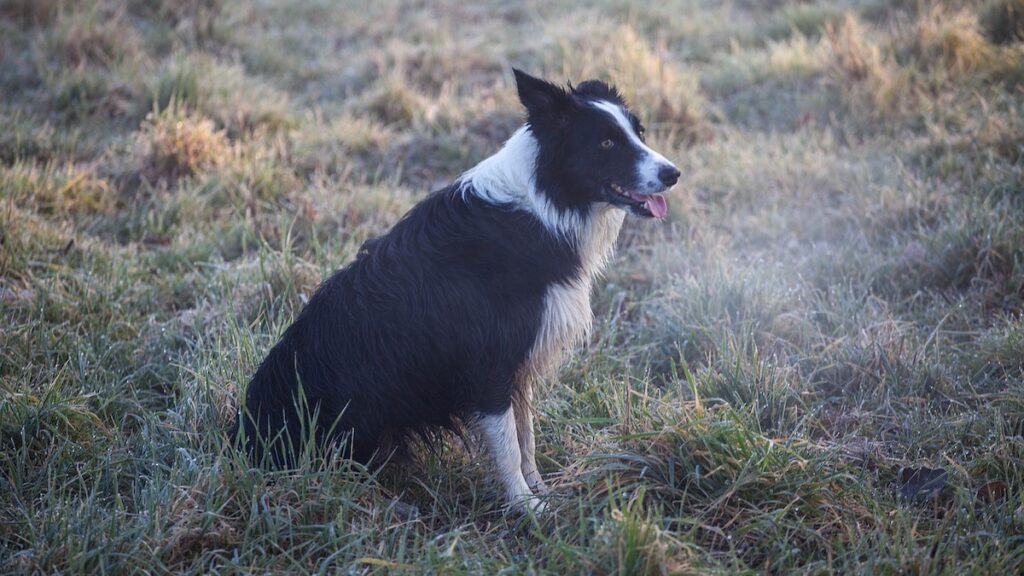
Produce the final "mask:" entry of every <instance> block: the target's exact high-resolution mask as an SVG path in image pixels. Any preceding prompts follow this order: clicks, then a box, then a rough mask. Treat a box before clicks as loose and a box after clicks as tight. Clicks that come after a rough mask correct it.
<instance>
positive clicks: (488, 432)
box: [478, 406, 544, 512]
mask: <svg viewBox="0 0 1024 576" xmlns="http://www.w3.org/2000/svg"><path fill="white" fill-rule="evenodd" d="M478 426H479V429H480V435H481V436H482V437H483V442H484V446H485V447H486V449H487V452H488V453H489V454H490V456H491V458H492V459H493V461H494V474H495V476H496V477H497V479H498V481H499V482H501V485H502V487H503V488H504V489H505V496H506V497H507V498H508V501H509V503H511V504H513V505H516V506H525V507H527V508H529V509H531V510H533V511H534V512H540V511H542V510H543V509H544V503H543V502H541V501H540V500H539V499H538V498H537V497H536V496H535V495H534V494H533V491H532V490H530V486H529V484H527V483H526V478H525V477H524V476H523V470H522V464H523V454H522V451H521V450H520V448H519V437H518V435H517V434H516V417H515V411H514V410H513V408H512V406H509V407H508V409H506V410H505V411H504V412H501V413H498V414H482V415H481V416H480V419H479V421H478Z"/></svg>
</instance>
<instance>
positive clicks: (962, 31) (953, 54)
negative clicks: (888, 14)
mask: <svg viewBox="0 0 1024 576" xmlns="http://www.w3.org/2000/svg"><path fill="white" fill-rule="evenodd" d="M912 50H913V52H914V53H915V54H916V55H917V56H918V58H920V59H921V60H922V61H924V62H925V64H926V65H927V64H928V63H930V62H937V63H940V64H941V65H942V66H944V67H945V68H946V70H947V71H949V72H950V73H952V74H957V75H959V74H967V73H971V72H974V71H976V70H978V69H979V68H980V67H981V66H982V65H984V64H985V62H986V61H988V60H989V59H990V58H991V57H992V56H993V53H992V47H991V46H990V45H989V44H988V42H987V41H986V40H985V36H984V35H983V34H982V32H981V26H980V25H979V24H978V18H977V16H975V15H974V14H973V13H972V12H969V11H968V10H966V9H961V10H959V11H957V12H953V13H950V12H949V11H948V10H947V9H946V8H945V6H943V5H942V4H936V5H934V6H932V8H931V9H930V10H928V11H927V12H925V13H924V14H923V15H922V16H921V18H919V19H918V21H917V23H916V25H915V28H914V34H913V46H912Z"/></svg>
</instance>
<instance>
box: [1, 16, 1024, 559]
mask: <svg viewBox="0 0 1024 576" xmlns="http://www.w3.org/2000/svg"><path fill="white" fill-rule="evenodd" d="M1022 41H1024V3H1022V2H1021V1H1020V0H988V1H983V2H971V1H956V0H950V1H948V2H944V3H938V2H930V1H927V0H921V1H910V0H900V1H891V2H890V1H883V0H839V1H836V2H831V3H830V2H820V1H814V0H805V1H796V0H763V1H755V0H731V1H726V2H719V1H717V0H714V1H713V0H663V1H661V2H657V3H652V4H649V5H648V4H639V3H637V4H633V3H630V2H626V1H624V0H595V1H594V2H592V3H589V4H588V5H587V6H579V5H577V4H576V3H574V2H569V1H567V0H558V1H556V2H541V1H529V2H524V3H504V2H498V1H493V2H488V1H484V2H474V3H462V2H455V1H443V2H436V3H435V2H412V3H396V2H393V1H389V0H384V1H380V2H374V3H362V2H348V1H341V2H335V1H328V0H301V1H300V0H251V1H243V0H162V1H159V2H144V1H142V0H123V1H117V0H82V1H74V2H73V1H71V0H0V94H2V98H0V446H2V450H0V569H2V570H3V571H4V572H18V573H27V572H39V573H57V572H63V573H97V572H105V573H130V572H131V573H134V572H138V571H146V572H152V573H166V572H202V573H206V572H213V571H218V572H223V573H266V572H278V573H281V572H288V573H294V572H306V571H308V572H332V573H333V572H344V573H355V574H363V573H386V572H388V573H389V572H397V573H417V572H442V573H466V574H489V573H499V572H501V573H551V574H578V573H587V574H663V573H744V572H761V571H764V572H770V573H815V574H818V573H829V572H837V573H856V572H867V573H882V574H934V573H948V574H964V573H976V574H1016V573H1021V572H1022V571H1024V318H1022V312H1024V42H1022ZM512 66H517V67H521V68H523V69H525V70H527V71H530V72H532V73H535V74H538V75H543V76H545V77H548V78H551V79H554V80H557V81H560V82H564V81H569V80H571V81H576V82H578V81H581V80H584V79H586V78H590V77H600V78H605V79H610V80H612V81H614V82H616V83H617V84H618V85H619V87H620V88H621V89H622V91H623V92H624V93H625V95H626V96H627V98H628V99H629V100H631V101H632V102H633V103H634V107H635V108H636V110H637V112H638V115H639V116H640V117H641V118H643V119H644V121H645V123H646V124H647V126H648V127H649V140H650V141H651V142H653V145H654V147H655V148H657V149H659V150H661V151H662V152H664V153H665V155H666V156H667V157H669V158H670V159H672V160H673V161H674V162H676V163H677V164H678V166H679V167H680V168H681V169H682V171H683V177H682V180H681V185H680V186H679V187H678V188H677V189H676V190H675V191H674V192H673V193H672V195H671V196H670V198H669V203H670V210H671V211H670V214H669V217H668V218H667V220H666V221H664V222H651V221H640V220H633V219H630V220H629V221H628V223H627V225H626V227H625V229H624V231H623V234H622V237H621V239H620V242H619V246H618V251H617V255H616V257H615V259H614V260H613V262H612V264H611V266H610V269H609V271H608V273H607V275H606V276H605V277H604V278H603V279H602V280H601V281H600V282H599V283H598V285H597V288H596V293H595V295H594V312H595V330H594V333H593V335H592V337H591V338H590V339H589V341H588V342H587V343H586V344H585V345H584V346H582V347H580V349H578V350H577V351H575V353H574V354H573V355H572V360H571V361H570V362H569V363H568V365H566V366H565V367H564V368H563V369H562V370H561V372H560V373H559V375H558V378H557V379H556V380H555V381H552V382H550V383H549V384H548V385H547V386H545V387H543V388H542V389H541V390H540V391H539V399H538V412H539V414H538V429H539V430H538V434H539V437H538V446H539V448H538V457H539V462H540V466H541V469H542V471H543V472H544V473H545V475H546V477H547V478H548V482H549V483H550V484H551V486H552V495H551V496H550V499H549V512H548V513H546V514H544V515H542V516H540V517H537V518H531V517H523V516H520V515H516V514H507V513H505V511H504V510H503V508H502V501H501V498H500V496H499V495H500V492H499V490H498V489H497V487H496V486H495V485H494V484H493V483H491V482H489V481H488V480H487V477H486V468H487V465H486V462H485V461H484V460H483V459H482V458H481V457H480V455H479V454H478V453H476V452H475V451H474V450H472V449H469V448H466V447H464V446H463V444H462V442H461V441H460V440H459V439H458V438H455V437H452V438H448V439H447V440H446V441H445V442H444V443H442V444H441V445H440V447H439V448H438V450H437V451H436V452H435V453H430V452H424V453H423V454H421V455H420V457H419V459H418V460H419V461H418V462H416V461H414V462H411V463H405V464H396V465H394V466H391V467H388V468H385V469H384V470H379V471H366V470H361V469H358V467H355V466H351V465H348V464H346V463H344V462H329V463H324V462H318V461H315V460H311V461H307V462H305V463H304V465H303V467H302V469H300V470H298V471H296V472H267V471H263V470H259V469H251V468H249V467H248V465H247V464H246V463H245V461H244V459H242V458H241V457H240V456H239V455H238V454H237V452H235V451H234V450H232V448H231V446H230V444H229V442H228V441H227V440H226V436H225V434H224V431H225V430H226V429H227V428H228V427H229V426H230V423H231V421H232V419H233V418H234V414H235V412H236V409H237V406H238V399H239V397H240V395H241V394H242V393H243V392H244V388H245V384H246V380H247V378H248V377H249V376H250V375H251V374H252V372H253V370H254V368H255V366H256V364H257V363H258V362H259V361H260V359H261V358H262V356H263V354H265V353H266V351H267V350H268V349H269V347H270V346H271V345H272V344H273V342H274V341H275V339H276V338H277V337H278V335H280V333H281V331H282V330H283V328H284V327H285V326H287V324H288V323H289V322H290V321H291V320H292V319H293V318H294V317H295V315H296V313H297V312H298V310H299V309H300V308H301V306H302V303H303V302H304V301H305V300H306V299H307V298H308V296H309V295H310V293H311V292H312V291H313V290H314V289H315V287H316V286H317V284H318V282H319V281H320V280H321V279H323V278H324V277H325V276H326V275H327V274H328V273H329V272H330V271H331V270H333V269H336V268H338V267H340V266H342V265H344V264H345V263H346V262H347V261H348V260H350V259H351V258H352V256H353V255H354V254H355V252H356V250H357V249H358V247H359V245H360V244H361V243H362V242H363V241H365V240H366V239H367V238H370V237H372V236H374V235H377V234H380V233H381V232H383V231H384V230H386V229H387V228H388V227H389V226H390V225H392V224H393V223H394V222H395V221H396V220H397V219H398V218H399V217H400V216H401V214H402V213H403V212H404V211H405V210H407V209H408V208H409V207H410V206H411V205H412V204H413V203H415V202H416V201H417V200H418V199H420V198H422V197H423V196H424V195H425V194H427V193H428V191H429V190H431V189H432V188H435V187H438V186H440V185H443V184H444V183H446V182H449V181H450V180H451V179H452V178H453V177H454V176H456V175H458V174H459V173H460V172H461V171H462V170H465V169H466V168H468V167H470V166H472V165H473V164H474V163H475V162H477V161H478V160H480V159H481V158H483V157H485V156H486V155H488V154H489V153H491V152H493V151H494V150H496V149H497V147H498V146H499V145H500V144H501V142H502V140H503V139H504V138H505V137H507V136H508V135H509V134H510V133H511V132H512V131H513V130H514V129H515V127H516V126H517V125H518V124H519V123H520V122H521V119H522V113H521V110H520V108H519V106H518V104H517V101H516V98H515V93H514V87H513V84H512V73H511V67H512ZM414 508H415V510H414ZM417 512H418V513H417Z"/></svg>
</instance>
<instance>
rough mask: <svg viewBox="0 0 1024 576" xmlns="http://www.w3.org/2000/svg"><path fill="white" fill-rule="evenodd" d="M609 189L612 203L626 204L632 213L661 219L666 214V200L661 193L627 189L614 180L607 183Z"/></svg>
mask: <svg viewBox="0 0 1024 576" xmlns="http://www.w3.org/2000/svg"><path fill="white" fill-rule="evenodd" d="M608 188H609V189H610V190H611V198H612V204H617V205H620V206H626V207H628V208H629V209H630V211H631V212H633V214H636V215H637V216H643V217H644V218H657V219H659V220H660V219H662V218H664V217H665V215H666V214H668V202H666V201H665V196H664V195H663V194H661V193H657V192H656V193H654V194H640V193H639V192H633V191H632V190H627V189H625V188H623V187H622V186H619V185H618V184H615V183H614V182H613V183H611V184H609V185H608Z"/></svg>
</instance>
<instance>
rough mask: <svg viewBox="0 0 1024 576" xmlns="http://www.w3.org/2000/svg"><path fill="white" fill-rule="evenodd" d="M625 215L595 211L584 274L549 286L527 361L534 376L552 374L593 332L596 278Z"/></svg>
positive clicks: (584, 249) (584, 245) (584, 247)
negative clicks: (571, 351)
mask: <svg viewBox="0 0 1024 576" xmlns="http://www.w3.org/2000/svg"><path fill="white" fill-rule="evenodd" d="M624 216H625V214H624V213H623V212H622V211H621V210H602V211H601V212H597V213H595V214H594V216H593V218H592V219H591V220H590V222H589V224H588V225H587V228H586V229H585V230H584V231H583V233H582V234H581V238H580V240H581V241H580V245H579V246H580V248H579V249H580V263H581V273H580V276H579V277H578V278H576V279H573V280H571V281H568V282H564V283H560V284H553V285H551V286H550V287H549V288H548V290H547V293H546V294H545V296H544V311H543V313H542V315H541V326H540V331H539V333H538V334H537V339H536V340H535V341H534V344H533V348H532V349H531V351H530V357H529V360H528V361H527V369H528V371H529V372H530V373H531V376H533V377H540V378H543V377H547V376H550V375H551V374H552V373H553V372H554V371H555V370H557V369H558V367H559V366H560V365H561V363H562V359H563V358H564V356H565V353H566V352H568V351H569V350H571V349H572V347H573V346H575V345H577V344H579V343H580V342H582V341H583V340H584V339H585V338H586V336H587V335H588V334H589V333H590V328H591V326H592V325H593V318H594V316H593V311H591V309H590V293H591V288H592V287H593V281H594V278H595V277H596V276H598V275H599V274H600V273H601V270H602V269H603V268H604V265H605V263H606V262H607V261H608V258H609V257H611V254H612V250H613V249H614V247H615V240H616V238H618V235H619V228H621V226H622V220H623V218H624Z"/></svg>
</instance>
